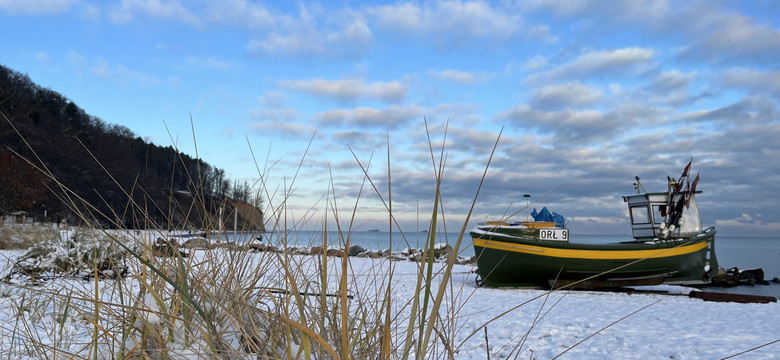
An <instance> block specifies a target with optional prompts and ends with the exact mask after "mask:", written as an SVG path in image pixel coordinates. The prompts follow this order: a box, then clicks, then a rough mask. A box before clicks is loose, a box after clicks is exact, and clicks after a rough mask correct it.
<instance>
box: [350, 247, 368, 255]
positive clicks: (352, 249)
mask: <svg viewBox="0 0 780 360" xmlns="http://www.w3.org/2000/svg"><path fill="white" fill-rule="evenodd" d="M364 252H366V249H364V248H363V247H362V246H360V245H352V246H350V247H349V252H348V253H349V256H358V255H360V254H361V253H364Z"/></svg>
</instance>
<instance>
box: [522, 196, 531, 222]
mask: <svg viewBox="0 0 780 360" xmlns="http://www.w3.org/2000/svg"><path fill="white" fill-rule="evenodd" d="M523 197H524V198H525V221H531V217H530V215H529V212H528V208H529V207H530V206H531V202H530V201H531V194H525V195H523Z"/></svg>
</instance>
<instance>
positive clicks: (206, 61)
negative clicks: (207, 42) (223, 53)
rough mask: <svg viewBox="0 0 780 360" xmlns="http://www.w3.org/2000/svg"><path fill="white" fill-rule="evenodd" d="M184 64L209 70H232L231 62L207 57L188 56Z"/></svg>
mask: <svg viewBox="0 0 780 360" xmlns="http://www.w3.org/2000/svg"><path fill="white" fill-rule="evenodd" d="M184 63H185V64H186V65H188V66H190V67H195V68H207V69H215V70H227V69H229V68H230V62H229V61H225V60H218V59H213V58H206V57H195V56H188V57H186V58H185V59H184Z"/></svg>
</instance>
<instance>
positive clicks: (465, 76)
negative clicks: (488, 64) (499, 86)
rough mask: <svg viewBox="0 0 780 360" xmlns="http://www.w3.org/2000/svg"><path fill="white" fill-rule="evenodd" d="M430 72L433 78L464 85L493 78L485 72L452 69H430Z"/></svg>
mask: <svg viewBox="0 0 780 360" xmlns="http://www.w3.org/2000/svg"><path fill="white" fill-rule="evenodd" d="M430 73H431V75H432V76H433V77H435V78H438V79H442V80H447V81H452V82H454V83H458V84H464V85H473V84H476V83H483V82H488V81H490V79H492V78H493V76H492V75H489V74H486V73H479V72H467V71H460V70H453V69H445V70H431V71H430Z"/></svg>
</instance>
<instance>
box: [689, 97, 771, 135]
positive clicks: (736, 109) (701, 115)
mask: <svg viewBox="0 0 780 360" xmlns="http://www.w3.org/2000/svg"><path fill="white" fill-rule="evenodd" d="M778 109H779V107H778V103H777V101H772V100H770V99H768V98H767V97H764V96H760V95H748V96H745V97H744V98H742V99H740V100H739V101H737V102H735V103H732V104H729V105H725V106H722V107H719V108H716V109H712V110H699V111H694V112H690V113H688V114H685V118H687V119H691V120H697V121H711V122H714V123H715V124H716V125H717V126H719V127H720V128H721V129H722V130H724V131H725V130H726V129H729V128H731V127H736V126H741V125H747V124H750V123H752V124H768V123H771V122H776V119H778V118H779V117H780V110H778ZM724 126H726V128H724Z"/></svg>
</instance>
